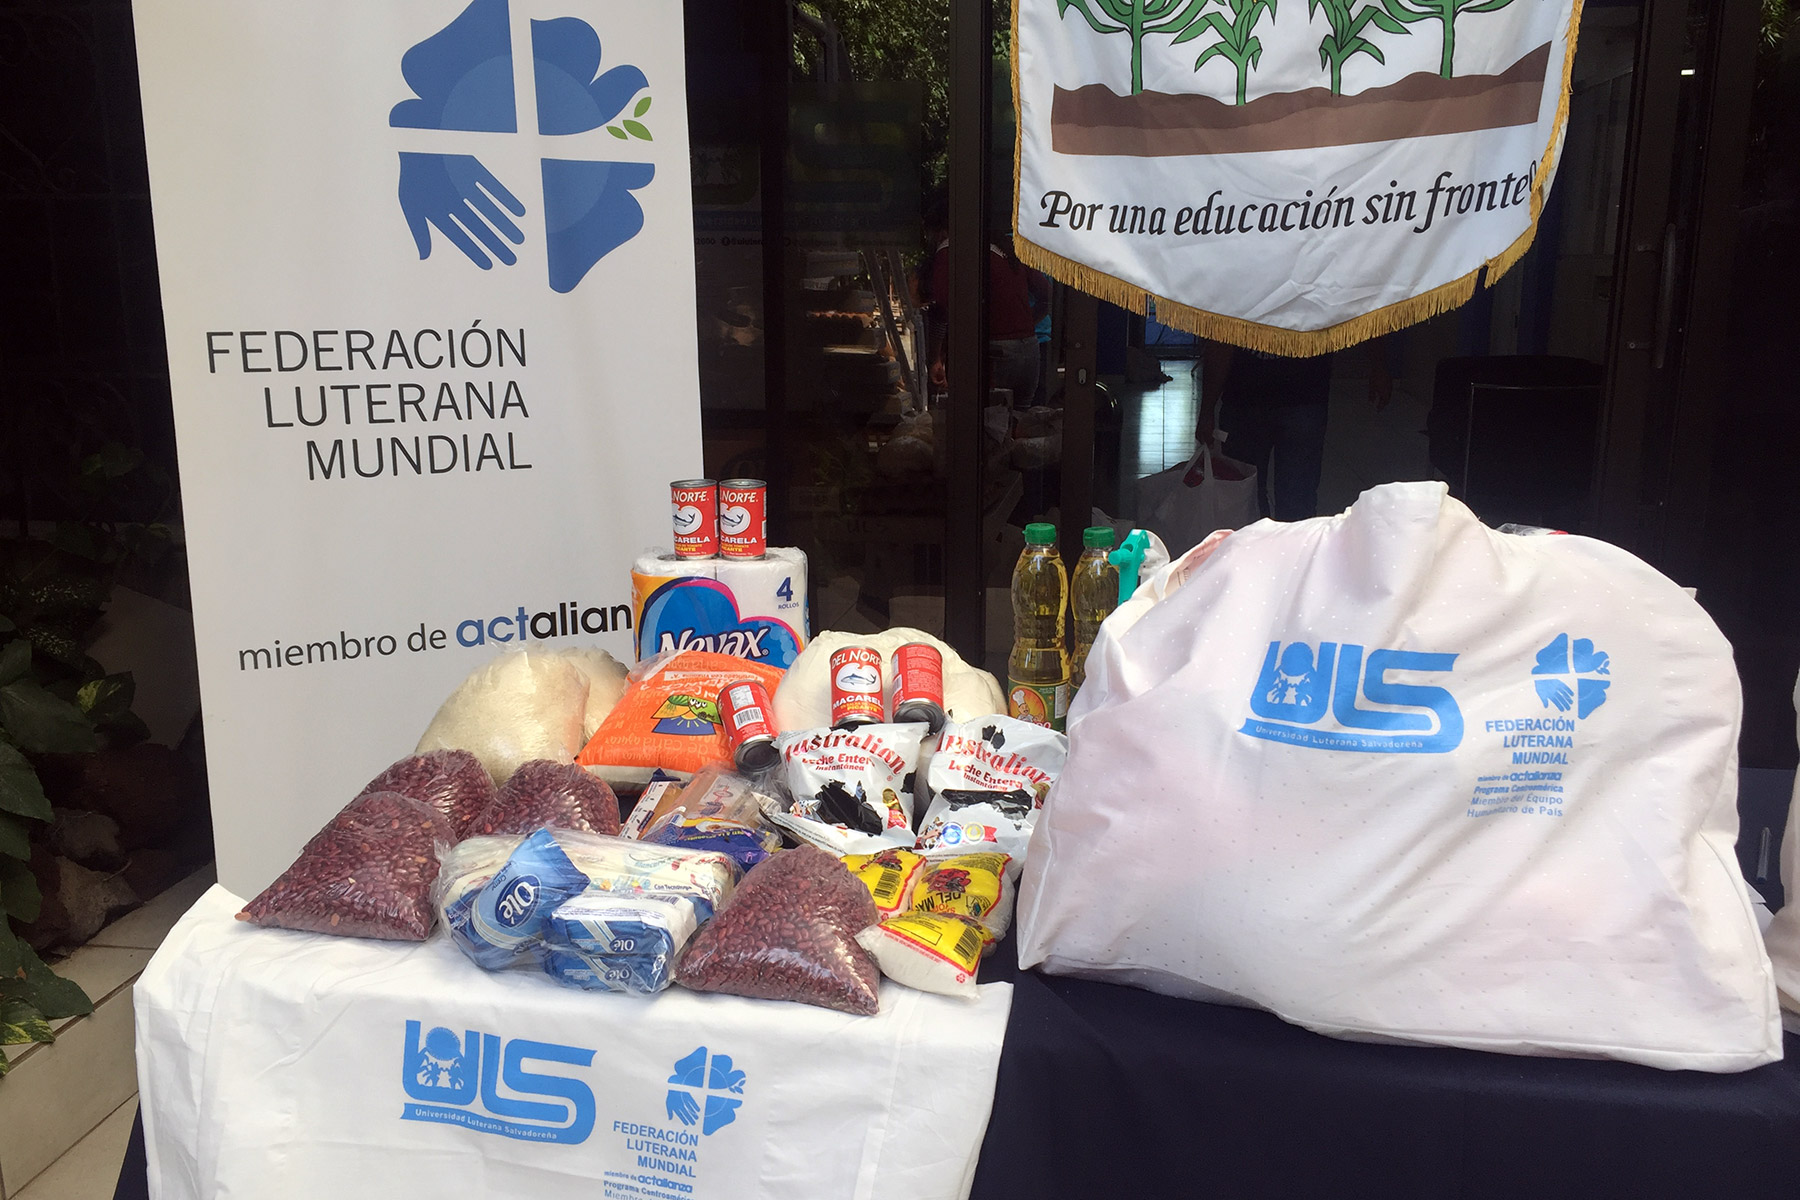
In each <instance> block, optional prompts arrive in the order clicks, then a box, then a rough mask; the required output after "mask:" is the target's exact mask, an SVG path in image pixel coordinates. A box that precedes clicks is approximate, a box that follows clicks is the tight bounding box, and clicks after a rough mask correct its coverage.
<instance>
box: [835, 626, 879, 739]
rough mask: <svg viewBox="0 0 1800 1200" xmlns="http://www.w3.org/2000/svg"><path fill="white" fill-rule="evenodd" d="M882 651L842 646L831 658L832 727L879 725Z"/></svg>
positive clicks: (865, 647)
mask: <svg viewBox="0 0 1800 1200" xmlns="http://www.w3.org/2000/svg"><path fill="white" fill-rule="evenodd" d="M881 719H882V711H881V651H879V650H875V649H873V648H871V647H868V646H845V647H844V648H843V649H842V650H839V651H838V652H837V653H835V654H833V655H832V656H831V727H832V728H833V729H848V728H849V727H850V726H852V725H878V724H880V723H881Z"/></svg>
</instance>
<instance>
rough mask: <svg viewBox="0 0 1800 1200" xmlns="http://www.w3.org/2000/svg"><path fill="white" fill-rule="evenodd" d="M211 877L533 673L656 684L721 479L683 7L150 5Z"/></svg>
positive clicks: (271, 846) (219, 1) (330, 1)
mask: <svg viewBox="0 0 1800 1200" xmlns="http://www.w3.org/2000/svg"><path fill="white" fill-rule="evenodd" d="M134 14H135V19H136V26H137V43H138V59H139V69H140V74H141V77H142V88H143V104H144V126H145V134H146V140H147V143H148V150H149V162H150V181H151V194H152V204H153V211H154V215H155V222H156V246H157V260H158V265H159V268H160V271H161V279H162V294H163V317H164V323H165V325H166V328H167V334H168V345H169V374H170V384H171V388H172V390H173V394H174V405H175V423H176V433H177V438H178V449H179V456H180V465H181V484H182V505H183V510H184V518H185V522H186V529H187V539H188V551H189V569H190V572H191V576H192V585H193V600H194V621H195V627H196V641H197V644H198V653H199V661H200V680H201V689H202V699H203V712H204V716H205V725H206V744H207V765H208V771H209V775H210V779H211V787H212V804H213V824H214V834H215V838H216V842H217V847H218V863H219V875H220V878H221V880H222V881H223V882H224V883H225V884H226V885H227V886H229V887H230V888H232V889H234V890H235V891H237V892H238V893H239V894H242V895H252V894H254V893H255V892H257V891H258V890H260V889H261V888H262V887H263V886H264V885H265V884H267V883H268V882H269V881H270V880H271V879H272V878H273V877H274V876H275V875H276V874H278V873H279V872H280V871H281V870H282V869H283V868H284V867H285V866H286V865H287V863H288V862H289V861H290V860H291V859H292V857H293V855H294V853H295V852H296V851H297V850H298V849H299V847H300V846H301V845H302V844H303V843H304V842H305V841H306V839H307V838H308V837H310V836H311V835H312V834H313V833H314V832H315V831H316V830H317V829H318V828H319V826H320V825H321V824H322V823H323V822H324V821H325V820H326V819H327V818H328V817H329V816H330V815H331V813H333V812H334V811H336V809H337V808H339V807H340V806H341V805H343V804H344V803H345V802H346V801H347V800H349V798H350V797H351V796H352V795H353V794H354V793H355V791H356V790H357V789H358V788H359V787H361V786H362V784H364V783H365V782H367V781H368V779H369V778H370V777H371V776H373V775H374V774H375V773H376V772H377V771H379V770H380V769H381V768H382V767H384V766H386V765H387V764H388V763H389V762H391V761H393V760H394V759H396V758H399V757H401V756H402V755H404V754H406V753H408V752H409V751H410V750H411V749H412V747H413V745H414V743H415V742H416V741H417V739H418V737H419V734H420V732H421V731H422V730H423V729H424V728H425V726H426V724H427V722H428V721H429V720H430V719H431V716H432V713H433V712H434V711H435V710H436V708H437V706H438V704H439V703H440V702H441V701H442V700H443V698H444V697H445V695H446V694H448V692H449V691H450V690H451V689H452V688H453V687H454V686H455V684H456V683H457V681H458V680H460V679H461V678H462V677H463V676H464V675H466V674H467V673H468V672H469V671H470V670H471V669H473V668H474V667H476V666H478V665H479V664H481V663H483V662H485V661H487V660H488V659H489V658H491V657H492V656H493V655H494V654H496V653H497V652H499V651H501V650H504V649H507V648H509V647H518V646H525V647H528V648H529V647H535V646H543V647H545V648H556V647H560V646H573V645H598V646H601V647H603V648H605V649H608V650H611V651H612V652H613V653H614V654H616V655H617V656H619V657H620V658H622V659H625V660H626V661H630V658H631V656H632V632H631V629H630V627H629V626H630V614H631V562H632V559H633V557H634V556H635V555H636V554H637V553H638V552H639V551H641V550H642V549H643V548H644V547H646V546H649V545H652V544H655V543H657V542H659V541H663V540H666V538H667V536H668V520H669V508H668V492H667V490H666V489H667V486H668V483H669V481H670V480H671V479H675V478H679V477H682V476H684V475H697V474H699V473H700V470H699V468H700V436H699V434H700V427H699V426H700V421H699V392H698V380H697V376H696V371H695V333H694V329H695V327H694V259H693V218H692V210H691V203H690V193H689V181H688V150H687V146H688V139H687V105H686V83H685V78H684V62H683V50H682V24H681V22H682V12H681V7H680V6H679V5H652V6H650V7H648V8H646V7H644V6H642V5H631V6H626V5H624V4H620V3H605V2H597V0H554V2H539V0H384V2H383V3H380V4H367V3H352V2H351V0H310V2H309V3H306V4H275V3H268V2H258V0H136V3H135V5H134Z"/></svg>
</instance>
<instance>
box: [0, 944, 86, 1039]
mask: <svg viewBox="0 0 1800 1200" xmlns="http://www.w3.org/2000/svg"><path fill="white" fill-rule="evenodd" d="M6 1000H23V1001H24V1002H25V1003H27V1004H29V1005H31V1006H32V1007H33V1008H35V1009H37V1010H38V1011H39V1012H40V1013H42V1014H43V1015H44V1017H45V1018H46V1019H48V1020H51V1021H61V1020H63V1019H64V1018H66V1017H85V1016H87V1015H88V1014H89V1013H91V1012H93V1011H94V1002H93V1001H92V1000H89V999H88V996H87V993H86V992H84V991H82V990H81V985H80V984H77V983H75V982H74V981H73V980H69V979H64V978H63V977H62V976H60V975H58V974H57V973H56V972H54V971H52V970H51V969H50V968H49V967H47V966H45V965H44V960H43V959H41V958H39V957H38V956H37V951H35V950H33V949H32V948H31V946H30V945H29V944H27V943H26V941H25V940H24V939H23V938H21V937H19V936H18V935H17V934H15V933H13V931H12V930H10V929H7V928H5V927H4V926H0V1001H6Z"/></svg>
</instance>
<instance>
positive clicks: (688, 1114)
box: [663, 1046, 744, 1135]
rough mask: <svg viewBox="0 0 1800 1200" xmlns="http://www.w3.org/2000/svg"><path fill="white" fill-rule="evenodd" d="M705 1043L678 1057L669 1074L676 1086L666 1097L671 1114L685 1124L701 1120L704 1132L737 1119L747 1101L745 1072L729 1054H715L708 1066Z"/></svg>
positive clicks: (664, 1105)
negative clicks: (744, 1097) (732, 1062)
mask: <svg viewBox="0 0 1800 1200" xmlns="http://www.w3.org/2000/svg"><path fill="white" fill-rule="evenodd" d="M708 1066H709V1064H708V1061H707V1050H706V1047H705V1046H700V1047H697V1048H696V1049H695V1050H694V1052H693V1053H692V1054H689V1055H686V1056H685V1057H683V1058H680V1059H677V1060H676V1062H675V1073H674V1074H672V1075H670V1076H669V1082H670V1083H672V1084H674V1085H675V1086H674V1087H671V1088H670V1089H669V1094H668V1095H667V1096H666V1097H665V1098H664V1100H663V1107H664V1108H665V1109H666V1110H667V1111H668V1115H669V1116H670V1117H672V1118H673V1119H675V1120H677V1121H680V1122H681V1123H682V1124H683V1125H692V1124H694V1123H695V1122H696V1121H698V1122H699V1123H700V1132H701V1133H702V1134H703V1135H704V1134H712V1133H716V1132H718V1131H719V1130H720V1129H723V1128H724V1127H725V1126H727V1125H729V1124H731V1123H732V1122H733V1121H735V1120H737V1110H738V1109H739V1108H740V1107H742V1106H743V1103H744V1102H743V1101H742V1100H740V1099H738V1098H737V1097H739V1096H742V1095H743V1094H744V1072H742V1071H740V1070H738V1069H737V1068H736V1067H734V1066H732V1064H731V1056H730V1055H729V1054H714V1055H713V1056H712V1061H711V1063H710V1067H711V1069H710V1070H709V1069H708Z"/></svg>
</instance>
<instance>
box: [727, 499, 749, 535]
mask: <svg viewBox="0 0 1800 1200" xmlns="http://www.w3.org/2000/svg"><path fill="white" fill-rule="evenodd" d="M749 528H750V510H749V509H747V508H745V507H744V506H743V505H741V504H733V505H731V506H730V507H728V508H726V509H725V510H724V511H722V512H721V513H720V514H719V532H721V533H733V534H736V533H744V532H745V531H747V530H748V529H749Z"/></svg>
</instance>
